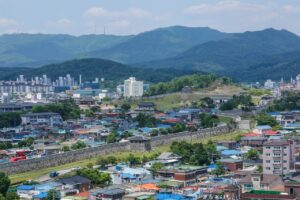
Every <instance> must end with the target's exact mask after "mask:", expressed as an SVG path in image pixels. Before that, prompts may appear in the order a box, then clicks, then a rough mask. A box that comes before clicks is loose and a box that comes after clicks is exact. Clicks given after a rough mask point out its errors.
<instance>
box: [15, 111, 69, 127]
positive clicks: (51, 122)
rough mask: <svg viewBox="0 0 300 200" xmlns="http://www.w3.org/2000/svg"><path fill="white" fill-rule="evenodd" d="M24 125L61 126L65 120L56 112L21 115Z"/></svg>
mask: <svg viewBox="0 0 300 200" xmlns="http://www.w3.org/2000/svg"><path fill="white" fill-rule="evenodd" d="M21 120H22V125H48V126H58V125H61V124H62V122H63V120H62V117H61V116H60V114H58V113H54V112H43V113H29V114H24V115H21Z"/></svg>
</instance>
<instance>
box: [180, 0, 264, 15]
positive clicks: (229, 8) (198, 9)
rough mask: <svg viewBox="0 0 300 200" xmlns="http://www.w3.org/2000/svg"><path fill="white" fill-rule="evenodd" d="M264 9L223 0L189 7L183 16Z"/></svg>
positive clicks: (237, 0)
mask: <svg viewBox="0 0 300 200" xmlns="http://www.w3.org/2000/svg"><path fill="white" fill-rule="evenodd" d="M265 9H266V7H265V6H264V5H260V4H251V3H246V2H241V1H239V0H224V1H218V2H216V3H206V4H205V3H203V4H197V5H191V6H188V7H187V8H185V9H184V13H185V14H214V13H220V12H236V11H238V12H241V11H243V12H258V11H261V10H265Z"/></svg>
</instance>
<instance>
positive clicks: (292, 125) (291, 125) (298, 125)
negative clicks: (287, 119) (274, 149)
mask: <svg viewBox="0 0 300 200" xmlns="http://www.w3.org/2000/svg"><path fill="white" fill-rule="evenodd" d="M286 127H300V123H293V124H287V125H286Z"/></svg>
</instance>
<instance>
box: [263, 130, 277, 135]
mask: <svg viewBox="0 0 300 200" xmlns="http://www.w3.org/2000/svg"><path fill="white" fill-rule="evenodd" d="M277 133H278V131H273V130H268V131H266V132H265V135H277Z"/></svg>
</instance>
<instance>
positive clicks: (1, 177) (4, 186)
mask: <svg viewBox="0 0 300 200" xmlns="http://www.w3.org/2000/svg"><path fill="white" fill-rule="evenodd" d="M9 186H10V180H9V178H8V176H7V175H6V174H5V173H4V172H0V194H2V195H3V196H6V192H7V191H8V188H9Z"/></svg>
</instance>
